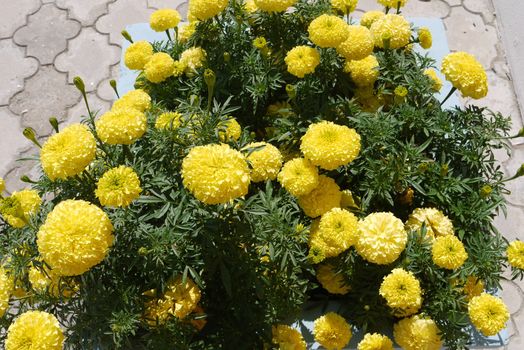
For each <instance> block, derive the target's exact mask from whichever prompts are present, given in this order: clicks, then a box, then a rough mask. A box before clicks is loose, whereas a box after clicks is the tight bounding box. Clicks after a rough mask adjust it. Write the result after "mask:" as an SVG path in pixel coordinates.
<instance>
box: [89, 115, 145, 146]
mask: <svg viewBox="0 0 524 350" xmlns="http://www.w3.org/2000/svg"><path fill="white" fill-rule="evenodd" d="M95 125H96V132H97V134H98V136H99V137H100V140H102V141H103V142H105V143H108V144H110V145H130V144H132V143H133V142H135V141H136V140H138V139H139V138H141V137H142V136H143V135H144V133H145V132H146V129H147V118H146V115H145V114H144V113H142V112H140V111H139V110H136V109H134V108H119V109H117V110H112V111H109V112H107V113H104V114H103V115H102V116H101V117H100V119H99V120H98V121H97V122H96V123H95Z"/></svg>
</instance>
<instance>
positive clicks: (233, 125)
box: [218, 118, 242, 142]
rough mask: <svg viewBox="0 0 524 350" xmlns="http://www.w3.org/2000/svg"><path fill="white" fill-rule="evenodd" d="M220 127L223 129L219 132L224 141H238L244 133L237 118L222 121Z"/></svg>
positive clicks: (221, 139)
mask: <svg viewBox="0 0 524 350" xmlns="http://www.w3.org/2000/svg"><path fill="white" fill-rule="evenodd" d="M219 129H221V130H219V132H218V137H219V139H220V141H222V142H229V141H238V140H239V139H240V136H241V135H242V127H241V126H240V124H238V122H237V120H236V119H235V118H231V119H228V120H226V121H224V122H222V123H220V125H219ZM224 129H225V130H224Z"/></svg>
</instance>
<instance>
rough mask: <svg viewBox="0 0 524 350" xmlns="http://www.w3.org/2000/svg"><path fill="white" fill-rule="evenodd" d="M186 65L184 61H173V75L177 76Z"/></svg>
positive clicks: (182, 72)
mask: <svg viewBox="0 0 524 350" xmlns="http://www.w3.org/2000/svg"><path fill="white" fill-rule="evenodd" d="M186 69H187V66H186V64H185V63H184V62H180V61H175V68H174V69H173V76H174V77H179V76H181V75H182V74H184V72H185V71H186Z"/></svg>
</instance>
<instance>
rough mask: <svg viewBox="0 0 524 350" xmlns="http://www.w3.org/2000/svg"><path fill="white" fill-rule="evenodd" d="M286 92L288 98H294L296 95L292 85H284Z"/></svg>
mask: <svg viewBox="0 0 524 350" xmlns="http://www.w3.org/2000/svg"><path fill="white" fill-rule="evenodd" d="M286 92H287V95H288V97H289V98H290V99H294V98H295V97H296V96H297V90H296V89H295V86H294V85H291V84H287V85H286Z"/></svg>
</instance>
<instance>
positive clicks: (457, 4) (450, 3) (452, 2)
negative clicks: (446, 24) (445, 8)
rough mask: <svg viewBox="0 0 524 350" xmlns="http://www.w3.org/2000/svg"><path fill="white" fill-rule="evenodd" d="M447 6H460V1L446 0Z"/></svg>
mask: <svg viewBox="0 0 524 350" xmlns="http://www.w3.org/2000/svg"><path fill="white" fill-rule="evenodd" d="M446 3H447V4H448V5H449V6H462V0H446Z"/></svg>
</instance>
